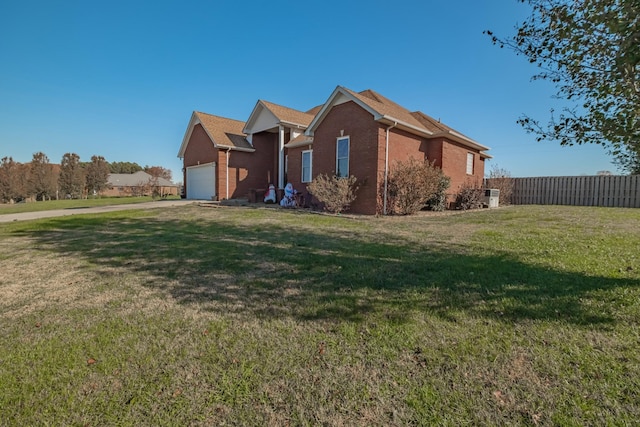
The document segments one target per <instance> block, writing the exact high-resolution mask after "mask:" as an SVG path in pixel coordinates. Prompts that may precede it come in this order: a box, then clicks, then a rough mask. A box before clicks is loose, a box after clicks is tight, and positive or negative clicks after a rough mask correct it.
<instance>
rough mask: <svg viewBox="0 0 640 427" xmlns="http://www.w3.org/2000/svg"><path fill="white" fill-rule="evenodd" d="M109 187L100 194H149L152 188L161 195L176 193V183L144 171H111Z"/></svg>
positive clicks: (173, 194)
mask: <svg viewBox="0 0 640 427" xmlns="http://www.w3.org/2000/svg"><path fill="white" fill-rule="evenodd" d="M108 182H109V188H108V189H106V190H104V191H103V192H102V193H101V195H102V196H109V197H124V196H149V195H151V194H153V191H154V189H155V190H156V191H157V194H158V195H160V196H161V197H165V196H176V195H178V185H176V184H174V183H172V182H171V181H169V180H167V179H164V178H160V177H157V178H154V177H153V176H151V175H149V174H148V173H146V172H143V171H139V172H136V173H111V174H109V178H108Z"/></svg>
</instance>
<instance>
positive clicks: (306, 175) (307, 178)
mask: <svg viewBox="0 0 640 427" xmlns="http://www.w3.org/2000/svg"><path fill="white" fill-rule="evenodd" d="M312 159H313V151H312V150H305V151H303V152H302V182H311V161H312Z"/></svg>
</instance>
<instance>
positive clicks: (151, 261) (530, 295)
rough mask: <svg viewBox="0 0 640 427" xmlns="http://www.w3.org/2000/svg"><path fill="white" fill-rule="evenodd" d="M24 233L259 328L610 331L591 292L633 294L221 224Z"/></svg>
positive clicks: (576, 277) (90, 220) (435, 250)
mask: <svg viewBox="0 0 640 427" xmlns="http://www.w3.org/2000/svg"><path fill="white" fill-rule="evenodd" d="M48 224H49V226H50V227H53V228H54V229H53V230H50V231H44V232H43V231H37V232H29V233H28V234H30V235H31V237H33V238H35V239H36V240H37V241H38V242H39V243H40V244H44V245H45V247H44V248H45V249H47V248H51V247H53V248H55V250H57V251H59V252H61V253H64V254H67V255H69V256H75V257H81V258H84V259H86V260H88V261H89V262H91V263H93V264H95V265H97V266H99V267H105V268H109V271H112V270H111V269H113V268H115V269H121V270H123V271H131V272H135V273H139V274H142V275H143V277H147V278H148V279H146V283H145V285H146V286H148V287H151V288H153V289H155V290H158V291H160V292H161V293H164V294H166V295H167V296H170V297H172V298H173V299H175V300H176V301H177V302H178V303H180V304H185V305H197V306H198V307H200V308H201V309H204V310H217V311H225V312H238V313H250V314H253V315H257V316H261V317H286V316H291V317H294V318H298V319H309V320H311V319H332V318H337V319H348V320H360V319H363V318H364V316H365V315H374V316H375V315H381V316H386V317H388V318H391V319H395V320H398V321H403V320H404V319H405V318H407V316H408V315H410V313H411V312H414V311H427V312H430V313H434V314H437V315H439V316H441V317H443V318H447V319H451V320H455V318H456V316H457V315H458V314H460V313H461V312H463V313H465V312H466V313H468V314H471V315H478V316H486V317H489V318H498V319H505V320H509V321H517V320H526V319H558V320H563V321H568V322H572V323H576V324H594V323H610V322H612V321H613V318H614V317H613V314H612V312H611V311H608V312H607V311H602V310H603V309H602V308H600V309H599V310H598V311H597V312H595V311H594V309H592V308H591V306H595V305H598V306H600V307H602V305H601V304H597V303H598V302H600V301H601V300H602V293H597V292H596V291H601V290H607V289H612V288H614V287H618V286H634V287H635V286H638V285H639V284H640V281H639V280H637V279H612V278H603V277H591V276H586V275H583V274H578V273H572V272H562V271H556V270H551V269H547V268H543V267H539V266H533V265H528V264H524V263H522V262H520V261H518V260H517V259H514V258H513V257H511V256H509V255H508V254H496V253H494V254H487V255H478V254H470V253H469V251H467V250H465V248H463V247H460V246H455V245H451V244H443V243H442V242H441V243H438V242H431V243H430V246H424V247H417V246H415V245H411V246H409V245H406V246H403V245H398V244H397V243H394V244H392V243H388V241H385V240H384V237H381V238H380V241H373V240H369V238H367V239H366V240H365V239H363V238H362V237H358V236H345V235H344V232H343V231H341V230H336V231H327V230H318V231H297V230H295V229H288V228H284V227H282V226H278V225H273V224H270V225H269V226H268V229H266V228H265V225H264V224H263V225H250V224H247V225H241V224H240V225H239V224H238V223H237V222H231V221H215V220H211V221H201V222H196V221H187V220H159V219H154V218H142V219H135V218H134V219H130V218H127V219H125V220H118V219H113V218H101V217H71V218H58V219H52V220H51V222H50V223H48ZM612 309H613V308H610V309H605V310H612Z"/></svg>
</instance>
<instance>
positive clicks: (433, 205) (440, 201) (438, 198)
mask: <svg viewBox="0 0 640 427" xmlns="http://www.w3.org/2000/svg"><path fill="white" fill-rule="evenodd" d="M450 184H451V178H449V177H448V176H446V175H444V174H441V175H440V181H439V182H438V191H437V192H436V193H435V194H434V195H433V197H431V198H430V199H429V200H427V209H429V210H432V211H436V212H442V211H443V210H445V209H446V208H447V190H448V189H449V185H450Z"/></svg>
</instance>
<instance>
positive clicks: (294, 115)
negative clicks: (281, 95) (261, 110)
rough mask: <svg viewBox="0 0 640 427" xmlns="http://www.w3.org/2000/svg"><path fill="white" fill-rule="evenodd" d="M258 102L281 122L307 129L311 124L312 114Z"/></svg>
mask: <svg viewBox="0 0 640 427" xmlns="http://www.w3.org/2000/svg"><path fill="white" fill-rule="evenodd" d="M260 102H262V104H264V106H265V107H267V108H268V109H269V111H271V112H272V113H273V115H274V116H276V118H277V119H278V120H280V121H281V122H285V123H290V124H296V125H302V126H304V127H307V126H309V123H311V120H313V116H314V115H313V114H309V113H305V112H303V111H298V110H294V109H293V108H289V107H284V106H282V105H278V104H274V103H273V102H268V101H264V100H260Z"/></svg>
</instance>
